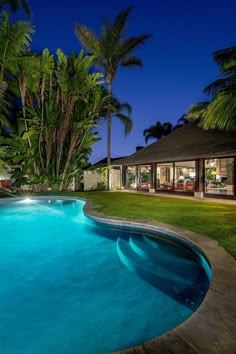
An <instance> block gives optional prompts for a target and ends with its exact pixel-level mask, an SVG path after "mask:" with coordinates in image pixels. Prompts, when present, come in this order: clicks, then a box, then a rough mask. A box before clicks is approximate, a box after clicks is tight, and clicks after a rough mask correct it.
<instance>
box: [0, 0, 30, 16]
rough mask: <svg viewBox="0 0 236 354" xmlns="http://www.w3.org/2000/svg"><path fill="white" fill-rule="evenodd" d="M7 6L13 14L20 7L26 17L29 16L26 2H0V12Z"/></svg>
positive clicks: (21, 0)
mask: <svg viewBox="0 0 236 354" xmlns="http://www.w3.org/2000/svg"><path fill="white" fill-rule="evenodd" d="M6 6H9V7H10V9H11V10H12V11H13V12H16V11H17V10H18V9H19V8H20V7H22V9H23V10H24V11H25V13H26V14H27V15H28V16H31V11H30V7H29V4H28V1H27V0H0V11H2V10H3V9H5V8H6Z"/></svg>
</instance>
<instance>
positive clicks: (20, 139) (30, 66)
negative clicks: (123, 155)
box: [0, 13, 129, 190]
mask: <svg viewBox="0 0 236 354" xmlns="http://www.w3.org/2000/svg"><path fill="white" fill-rule="evenodd" d="M33 31H34V29H33V27H32V26H31V24H30V23H29V22H23V21H18V22H16V23H13V24H12V23H11V22H10V21H9V17H8V16H7V15H6V14H5V13H4V14H3V19H2V21H1V25H0V33H1V36H0V53H1V54H0V122H1V127H2V129H4V128H6V127H9V124H8V120H7V118H9V114H10V111H9V107H10V105H11V102H10V101H8V99H9V95H10V94H11V98H13V99H15V100H16V99H17V101H18V106H19V103H20V106H19V109H18V115H17V120H16V124H15V127H14V129H13V126H12V127H11V130H8V134H6V132H5V134H4V135H2V136H1V138H0V145H1V146H0V149H1V156H0V158H1V166H3V163H4V164H5V165H6V164H9V165H11V166H12V165H13V166H18V167H19V168H18V169H16V170H15V173H14V175H13V177H14V178H15V180H16V182H15V184H16V185H22V184H32V185H33V186H37V187H35V188H37V189H45V188H48V187H52V188H59V189H60V190H62V189H63V188H66V187H67V186H68V184H69V183H70V182H71V180H72V178H73V177H74V176H75V175H77V174H78V171H80V170H81V169H82V168H83V167H84V166H86V165H87V163H88V157H89V154H90V152H91V147H92V145H93V143H94V142H96V141H97V140H98V138H97V133H96V132H95V131H94V130H95V129H96V127H97V121H98V120H99V119H101V118H102V117H104V116H105V113H106V111H107V109H108V106H109V107H111V112H112V113H113V112H114V114H116V115H120V116H121V117H123V119H125V114H124V113H123V111H124V109H125V107H126V109H128V111H129V107H128V106H126V105H122V104H120V103H119V102H118V101H117V100H115V99H111V97H110V96H109V95H108V94H107V92H106V90H105V89H104V88H103V87H102V83H103V81H104V80H103V75H102V74H101V73H97V72H94V71H92V70H91V66H92V64H93V61H94V58H93V56H85V55H84V53H83V51H81V52H80V54H79V55H76V54H75V53H72V54H71V55H70V56H67V55H65V54H64V53H63V52H62V50H60V49H58V51H57V57H56V58H55V57H54V55H52V54H51V53H50V52H49V50H48V49H45V50H44V51H43V53H42V55H36V54H33V53H32V52H31V51H30V42H31V34H32V33H33Z"/></svg>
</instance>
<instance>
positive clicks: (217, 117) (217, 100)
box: [187, 46, 236, 130]
mask: <svg viewBox="0 0 236 354" xmlns="http://www.w3.org/2000/svg"><path fill="white" fill-rule="evenodd" d="M213 58H214V61H215V62H216V64H217V65H218V66H219V69H220V75H221V76H220V78H219V79H218V80H216V81H214V82H213V83H211V84H210V85H208V86H207V87H206V88H205V89H204V92H205V93H207V94H208V95H211V97H212V98H211V100H210V101H207V102H200V103H197V104H195V105H193V106H192V107H191V108H190V110H189V112H188V114H187V119H188V120H190V121H196V122H198V124H199V125H200V126H202V127H203V128H205V129H211V128H212V129H215V128H216V129H220V130H236V46H234V47H230V48H225V49H222V50H218V51H216V52H215V53H214V54H213Z"/></svg>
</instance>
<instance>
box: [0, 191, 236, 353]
mask: <svg viewBox="0 0 236 354" xmlns="http://www.w3.org/2000/svg"><path fill="white" fill-rule="evenodd" d="M54 198H58V199H75V200H82V201H84V202H85V205H84V208H83V209H84V213H85V214H86V215H87V216H88V217H90V218H92V219H94V220H96V221H100V222H103V223H104V222H105V223H110V224H117V225H124V226H125V225H128V226H134V227H141V228H144V229H146V230H150V231H165V232H167V233H168V234H170V235H173V236H174V237H177V238H180V239H182V240H184V241H185V242H189V243H190V244H194V245H195V246H196V247H197V248H199V249H200V250H201V251H202V253H203V254H204V255H205V256H206V257H207V259H208V261H209V262H210V265H211V269H212V282H211V285H210V288H209V290H208V292H207V294H206V296H205V298H204V300H203V302H202V303H201V305H200V306H199V308H198V309H197V310H196V311H195V312H194V313H193V315H191V316H190V317H189V318H188V319H187V320H185V321H184V322H182V323H181V324H180V325H178V326H177V327H175V328H174V329H172V330H171V331H169V332H166V333H165V334H163V335H161V336H159V337H156V338H154V339H152V340H149V341H147V342H145V343H143V344H140V345H137V346H135V347H132V348H127V349H124V350H121V351H117V352H113V354H134V353H135V354H145V353H146V354H147V353H148V354H149V353H153V354H154V353H155V354H197V353H198V354H216V353H217V354H218V353H219V354H235V353H236V300H235V299H236V260H235V259H234V258H233V257H232V256H231V255H230V254H229V253H227V252H226V250H225V249H224V248H223V247H221V246H219V244H218V242H217V241H215V240H213V239H210V238H208V237H206V236H202V235H199V234H196V233H194V232H191V231H188V230H185V229H181V228H179V227H175V226H172V225H167V224H164V223H160V222H154V221H148V220H135V219H133V220H131V219H126V218H119V217H110V216H106V215H103V214H101V213H98V212H97V211H95V210H94V208H93V203H92V200H91V199H89V198H84V199H83V198H77V197H62V196H44V197H34V198H32V199H54ZM9 199H10V200H11V201H12V198H4V199H2V200H0V203H1V202H3V203H4V202H6V201H9ZM20 199H22V198H17V200H20ZM14 200H16V198H14ZM140 320H142V319H140Z"/></svg>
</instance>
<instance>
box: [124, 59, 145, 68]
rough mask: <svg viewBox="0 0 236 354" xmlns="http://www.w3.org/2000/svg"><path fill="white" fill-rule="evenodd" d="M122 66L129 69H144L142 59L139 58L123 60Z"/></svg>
mask: <svg viewBox="0 0 236 354" xmlns="http://www.w3.org/2000/svg"><path fill="white" fill-rule="evenodd" d="M121 66H124V67H129V68H131V67H138V66H139V67H142V66H143V63H142V61H141V59H139V58H138V57H134V56H128V57H126V58H124V59H123V60H122V62H121Z"/></svg>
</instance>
